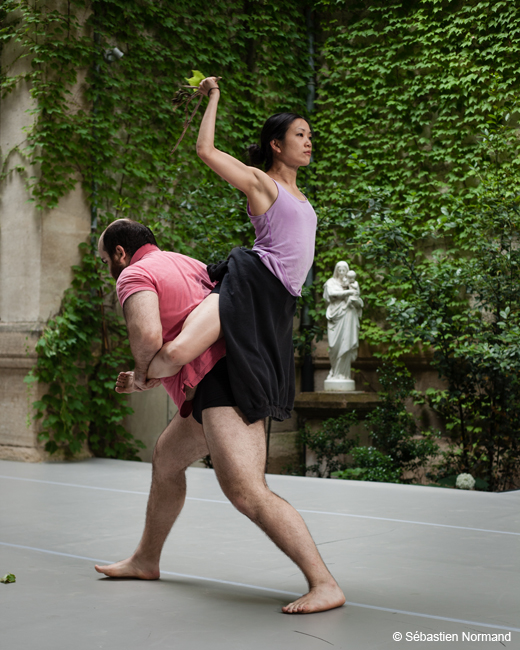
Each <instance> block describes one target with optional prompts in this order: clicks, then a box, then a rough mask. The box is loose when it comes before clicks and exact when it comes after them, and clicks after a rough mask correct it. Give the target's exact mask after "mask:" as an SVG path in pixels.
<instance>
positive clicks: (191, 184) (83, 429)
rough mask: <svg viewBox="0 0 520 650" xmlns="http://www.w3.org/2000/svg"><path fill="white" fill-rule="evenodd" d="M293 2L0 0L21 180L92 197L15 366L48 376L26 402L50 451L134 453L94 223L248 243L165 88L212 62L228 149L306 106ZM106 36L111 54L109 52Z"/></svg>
mask: <svg viewBox="0 0 520 650" xmlns="http://www.w3.org/2000/svg"><path fill="white" fill-rule="evenodd" d="M304 11H305V8H304V5H303V3H299V2H289V1H287V2H284V3H278V4H277V6H274V5H273V3H270V2H263V1H260V2H259V1H256V0H252V1H250V2H248V1H246V2H238V1H236V0H234V1H233V0H231V1H229V0H227V1H220V2H215V3H209V4H208V3H207V2H205V1H203V0H195V1H194V2H193V1H191V0H190V2H188V1H187V0H179V2H175V3H172V2H166V1H163V2H151V1H148V0H133V1H132V0H131V1H127V0H124V1H123V0H116V1H115V2H114V1H108V0H95V1H94V2H89V3H86V2H82V1H81V0H69V1H67V2H63V3H60V4H58V5H57V6H54V5H53V6H52V7H51V5H50V4H49V3H48V2H45V1H42V0H37V1H36V2H28V1H22V2H20V1H16V0H7V1H6V2H4V4H3V14H2V28H1V32H0V35H1V38H2V42H4V43H9V45H10V47H11V48H12V51H14V52H15V53H16V55H15V61H14V62H13V64H12V65H11V66H10V68H9V69H7V70H3V71H2V79H1V83H2V93H3V95H5V94H7V93H9V92H11V91H12V90H14V89H15V88H16V86H17V85H18V84H23V83H27V84H30V88H31V95H32V97H33V100H34V124H33V126H32V127H31V129H29V130H28V132H27V141H26V143H25V144H24V145H22V146H19V147H18V151H19V153H21V154H22V155H23V156H24V159H25V161H26V165H25V168H26V170H30V169H32V168H34V167H35V166H37V168H39V170H40V173H39V174H38V175H37V177H34V178H30V179H29V180H28V183H29V189H30V191H31V196H32V199H33V200H34V201H35V202H36V203H37V205H38V206H39V207H41V208H53V207H55V206H56V205H57V204H58V202H59V200H60V198H61V197H62V196H64V195H65V194H67V192H69V191H70V190H71V189H73V188H74V187H75V186H76V184H77V183H78V182H79V183H81V184H82V185H83V188H84V190H85V192H86V194H87V196H88V197H89V201H90V204H91V210H92V225H93V237H92V241H91V242H89V244H88V245H87V246H86V247H83V258H82V259H83V262H82V264H81V266H78V267H77V268H76V269H75V270H74V272H75V279H74V282H73V285H72V287H71V290H70V291H68V292H67V294H66V296H65V298H64V301H63V304H62V307H61V310H60V313H59V314H58V316H57V317H56V318H54V319H52V320H51V321H50V322H49V324H48V327H47V329H46V331H45V333H44V335H43V337H42V338H41V340H40V341H39V343H38V346H37V351H38V363H37V366H36V368H35V369H34V371H33V373H32V375H31V376H30V377H29V379H28V381H32V380H38V381H41V382H44V383H46V384H48V385H49V392H48V393H47V394H46V395H45V396H44V397H43V398H42V399H41V400H39V401H38V402H36V403H35V407H36V409H37V416H38V417H39V418H41V419H42V432H41V436H42V438H43V439H44V440H45V441H46V449H47V450H48V451H49V452H51V453H53V452H55V451H57V450H58V449H59V448H61V449H63V450H64V452H65V453H68V454H73V453H75V452H76V451H77V450H78V449H79V445H80V443H84V442H86V441H88V444H89V445H90V447H91V449H93V451H94V452H95V453H99V454H101V455H112V456H113V455H116V456H118V457H132V458H134V457H135V454H136V453H137V452H136V449H137V446H138V444H137V443H136V442H135V441H132V440H131V438H130V437H129V436H128V435H127V434H126V435H125V432H124V429H123V428H122V427H121V425H120V421H121V418H122V416H123V415H125V414H127V413H128V408H127V407H126V405H125V400H124V398H122V397H121V396H118V395H117V394H116V393H115V392H114V391H113V378H114V376H115V373H116V372H117V369H118V368H120V367H125V366H128V364H131V356H130V354H129V350H128V348H127V346H126V344H125V335H124V328H123V326H122V322H121V319H120V317H119V316H118V315H117V314H116V312H115V311H114V309H113V307H112V306H111V305H112V304H113V302H114V300H113V282H112V280H111V279H110V278H108V277H106V276H105V275H103V271H101V272H100V269H99V266H98V265H97V263H96V259H95V244H96V240H97V236H98V235H99V234H100V233H101V232H102V230H103V228H104V227H105V226H106V225H107V224H108V223H109V222H110V221H112V220H113V219H114V218H119V217H121V216H127V217H130V218H134V219H137V220H139V221H141V222H143V223H146V224H147V225H150V227H152V229H153V230H154V232H155V234H156V236H157V239H158V242H159V244H160V246H162V247H164V248H168V249H173V250H176V251H178V252H181V253H185V254H188V255H191V256H192V257H196V258H198V259H202V260H204V261H207V262H210V261H217V260H218V259H220V258H222V257H224V256H226V255H227V253H228V252H229V250H230V248H231V247H232V246H233V245H241V244H249V245H250V244H251V242H252V228H251V226H250V224H249V221H248V219H247V216H246V213H245V209H244V207H245V206H244V202H243V200H242V198H241V196H240V195H239V193H238V192H237V191H236V190H234V189H233V188H231V187H230V186H229V185H228V184H227V183H225V182H223V181H222V180H221V179H220V178H218V177H217V176H216V175H215V174H213V172H211V170H209V169H208V168H207V167H206V166H205V165H203V164H202V163H201V162H200V161H199V159H198V158H197V156H196V155H195V151H194V144H195V137H196V133H197V130H198V124H199V123H200V118H201V114H202V111H199V114H198V115H197V116H196V117H195V119H194V121H193V123H192V126H191V127H190V129H189V130H188V132H187V134H186V136H185V138H184V140H183V142H182V145H181V147H179V149H178V150H177V151H176V152H175V155H174V156H173V157H172V156H170V151H171V149H172V145H173V144H174V143H175V142H176V141H177V139H178V137H179V135H180V133H181V131H182V116H181V115H180V113H179V114H173V112H172V98H173V96H174V93H175V91H176V90H177V89H178V88H179V86H180V85H181V84H183V83H185V78H186V77H187V76H191V73H190V70H192V69H194V68H196V69H200V70H202V71H204V73H205V74H207V75H210V74H215V75H218V76H221V77H222V82H221V87H222V89H223V92H222V100H221V103H220V108H219V119H218V129H217V145H219V146H221V147H222V148H224V149H225V150H226V151H228V152H229V153H232V154H233V155H236V156H238V157H243V154H244V150H245V147H246V146H247V145H248V144H251V143H252V142H254V141H256V138H257V136H258V131H259V127H260V126H261V125H262V123H263V121H264V120H265V117H266V115H268V114H270V113H273V112H276V111H283V110H297V111H299V112H302V111H304V110H305V97H306V86H307V81H308V54H307V36H306V32H305V28H303V29H302V24H303V25H304V24H305V17H304V16H305V14H304ZM116 46H117V48H118V49H119V50H120V51H121V52H122V53H123V55H124V56H123V57H122V58H121V59H119V60H112V59H114V57H113V56H111V52H112V51H113V48H114V47H116ZM10 70H13V71H14V72H13V73H12V74H10ZM18 70H22V72H18V73H17V71H18ZM10 153H12V152H3V154H4V158H3V161H2V174H3V176H4V177H5V175H6V174H9V173H13V171H16V172H20V173H23V172H24V170H23V169H22V167H21V166H20V165H18V166H17V168H16V170H14V169H13V167H12V166H11V167H10ZM100 273H101V279H100ZM81 378H85V379H84V381H82V380H81Z"/></svg>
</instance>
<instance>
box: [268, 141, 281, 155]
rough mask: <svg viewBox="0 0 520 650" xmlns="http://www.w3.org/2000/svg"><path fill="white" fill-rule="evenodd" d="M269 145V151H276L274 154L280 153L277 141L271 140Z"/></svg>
mask: <svg viewBox="0 0 520 650" xmlns="http://www.w3.org/2000/svg"><path fill="white" fill-rule="evenodd" d="M269 144H270V145H271V149H272V150H273V151H276V153H282V148H281V147H280V143H279V142H278V140H271V142H270V143H269Z"/></svg>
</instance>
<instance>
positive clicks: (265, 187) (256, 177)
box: [197, 77, 277, 205]
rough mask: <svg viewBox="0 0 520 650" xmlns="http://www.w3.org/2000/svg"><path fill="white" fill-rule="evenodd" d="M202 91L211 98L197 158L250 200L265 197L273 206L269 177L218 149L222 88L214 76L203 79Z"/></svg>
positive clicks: (202, 127) (200, 131)
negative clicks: (216, 143)
mask: <svg viewBox="0 0 520 650" xmlns="http://www.w3.org/2000/svg"><path fill="white" fill-rule="evenodd" d="M199 89H200V90H201V92H202V93H203V94H204V95H208V97H209V102H208V105H207V107H206V112H205V113H204V117H203V118H202V122H201V125H200V129H199V137H198V138H197V155H198V156H199V158H201V160H203V161H204V162H205V163H206V165H208V167H211V169H212V170H213V171H214V172H216V173H217V174H218V175H219V176H220V177H221V178H223V179H224V180H226V181H227V182H228V183H231V185H233V186H234V187H236V188H237V189H239V190H241V191H242V192H244V194H246V195H247V197H248V198H249V199H250V200H251V199H252V198H257V197H258V196H259V195H261V194H266V195H267V199H268V202H269V205H270V204H271V203H272V202H273V201H274V199H275V198H276V196H277V190H276V186H275V184H274V183H273V182H272V180H271V179H270V178H269V177H268V176H267V174H266V173H265V172H263V171H261V170H259V169H256V168H255V167H249V166H248V165H245V164H244V163H242V162H240V160H237V159H236V158H233V156H230V155H229V154H227V153H224V152H223V151H220V150H219V149H217V148H216V147H215V121H216V119H217V107H218V102H219V99H220V89H219V87H218V84H217V81H216V79H215V77H207V78H206V79H204V80H203V81H202V82H201V83H200V86H199Z"/></svg>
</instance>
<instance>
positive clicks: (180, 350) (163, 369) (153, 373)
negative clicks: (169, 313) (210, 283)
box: [148, 293, 222, 378]
mask: <svg viewBox="0 0 520 650" xmlns="http://www.w3.org/2000/svg"><path fill="white" fill-rule="evenodd" d="M218 302H219V297H218V294H216V293H210V295H209V296H208V297H207V298H205V299H204V300H203V301H202V302H201V303H200V305H198V306H197V307H195V309H194V310H193V311H192V312H191V314H190V315H189V316H188V318H187V319H186V321H185V322H184V325H183V328H182V331H181V333H180V334H179V336H178V337H177V338H176V339H174V340H173V341H168V343H165V344H164V345H163V347H162V348H161V349H160V350H159V352H158V353H157V354H156V355H155V357H154V358H153V359H152V363H151V364H150V367H149V368H148V377H150V378H151V377H154V378H158V377H172V376H173V375H176V374H177V373H178V372H179V370H180V369H181V368H182V366H184V365H186V364H187V363H189V362H190V361H193V359H196V358H197V357H198V356H199V355H201V354H202V353H203V352H204V351H205V350H207V349H208V348H209V347H210V346H211V345H213V343H215V342H216V341H218V340H219V338H221V336H222V328H221V327H220V317H219V311H218Z"/></svg>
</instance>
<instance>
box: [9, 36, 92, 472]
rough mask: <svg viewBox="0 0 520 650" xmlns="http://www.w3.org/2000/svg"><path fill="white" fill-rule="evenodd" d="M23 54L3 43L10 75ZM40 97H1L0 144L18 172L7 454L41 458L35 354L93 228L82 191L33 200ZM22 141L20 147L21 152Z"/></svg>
mask: <svg viewBox="0 0 520 650" xmlns="http://www.w3.org/2000/svg"><path fill="white" fill-rule="evenodd" d="M19 53H20V51H19V49H18V46H13V45H12V44H10V45H8V46H7V47H5V48H4V50H3V53H2V61H1V65H2V67H3V68H4V69H6V68H8V69H9V74H10V75H15V74H20V73H23V72H25V71H27V70H28V69H29V65H30V64H29V61H28V60H27V59H20V60H18V61H16V62H15V63H14V64H13V65H12V67H11V64H12V62H13V61H15V59H16V57H17V55H18V54H19ZM33 106H34V103H33V100H32V98H31V96H30V93H29V87H28V85H27V83H25V82H20V83H19V84H18V85H17V87H16V88H15V90H14V91H13V92H11V93H10V94H9V95H7V96H6V97H5V98H3V99H0V151H1V155H2V163H3V162H4V161H5V160H6V159H7V166H8V169H13V168H14V167H15V166H17V165H24V166H25V167H26V170H25V172H24V173H20V172H18V171H13V172H12V173H11V174H10V175H9V176H8V178H7V179H6V180H5V181H4V182H3V183H2V185H1V186H0V413H1V417H0V458H3V459H19V460H32V461H37V460H41V459H43V458H44V457H45V454H44V452H43V450H42V446H41V444H39V443H38V440H37V425H35V423H34V422H33V421H32V419H31V415H32V409H31V408H30V402H32V401H34V399H37V396H38V393H41V391H42V388H43V387H35V388H33V390H32V395H29V394H28V391H27V386H26V385H25V384H24V383H23V379H24V377H25V376H26V374H27V372H28V371H29V369H30V368H31V367H32V365H33V364H34V361H35V358H36V355H35V352H34V346H35V343H36V341H37V340H38V337H39V335H40V334H41V331H42V329H43V326H44V325H45V323H46V322H47V320H48V319H49V317H51V316H53V315H55V314H56V313H57V312H58V310H59V307H60V303H61V299H62V296H63V292H64V291H65V289H66V288H67V287H68V286H69V285H70V282H71V280H72V272H71V266H72V265H73V264H77V263H78V262H79V259H80V258H79V251H78V244H79V243H80V242H82V241H85V240H86V239H87V237H88V235H89V233H90V211H89V206H88V203H87V200H86V197H85V195H84V192H83V190H82V189H81V187H80V186H79V184H78V185H77V186H76V188H75V190H74V191H72V192H70V193H69V194H68V195H67V196H65V197H64V198H63V199H62V200H61V201H60V202H59V205H58V207H57V208H56V209H54V210H48V211H43V212H41V211H38V210H37V209H36V207H35V206H34V204H33V203H30V202H29V198H30V196H29V194H28V191H27V189H26V179H27V178H29V177H31V176H34V175H36V174H37V173H38V170H37V169H34V168H32V167H30V166H29V165H28V164H27V160H26V159H25V158H24V156H23V149H24V146H25V144H26V133H25V132H24V130H23V129H24V127H30V126H31V123H32V120H33V116H32V115H31V114H30V112H29V111H30V110H31V108H33ZM15 147H19V148H20V151H21V153H20V152H18V151H14V149H15Z"/></svg>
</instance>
